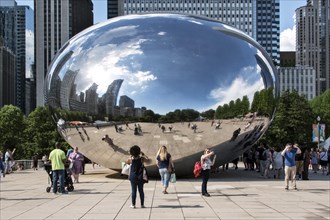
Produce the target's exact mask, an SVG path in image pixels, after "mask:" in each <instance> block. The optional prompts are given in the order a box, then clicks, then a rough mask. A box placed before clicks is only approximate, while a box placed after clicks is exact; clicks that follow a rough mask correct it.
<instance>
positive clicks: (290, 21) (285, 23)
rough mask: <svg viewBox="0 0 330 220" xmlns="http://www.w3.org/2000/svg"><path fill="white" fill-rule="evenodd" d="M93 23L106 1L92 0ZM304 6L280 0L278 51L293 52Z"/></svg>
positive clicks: (27, 0)
mask: <svg viewBox="0 0 330 220" xmlns="http://www.w3.org/2000/svg"><path fill="white" fill-rule="evenodd" d="M16 2H17V3H18V5H29V6H30V7H31V8H33V0H16ZM93 4H94V23H95V24H96V23H99V22H102V21H105V20H106V19H107V11H106V9H107V7H106V4H107V0H93ZM303 5H306V0H280V32H281V33H280V51H294V50H295V27H294V13H295V10H296V9H297V8H299V7H301V6H303Z"/></svg>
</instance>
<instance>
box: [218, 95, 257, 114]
mask: <svg viewBox="0 0 330 220" xmlns="http://www.w3.org/2000/svg"><path fill="white" fill-rule="evenodd" d="M249 108H250V102H249V99H248V97H247V96H243V98H242V100H241V99H239V98H238V99H236V100H235V102H234V101H233V100H231V101H230V102H229V104H224V105H223V106H221V105H219V106H218V108H217V109H216V111H215V118H217V119H228V118H235V117H238V116H242V115H245V114H247V113H248V112H249Z"/></svg>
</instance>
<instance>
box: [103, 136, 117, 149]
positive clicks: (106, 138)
mask: <svg viewBox="0 0 330 220" xmlns="http://www.w3.org/2000/svg"><path fill="white" fill-rule="evenodd" d="M102 141H105V142H107V143H108V144H109V145H110V146H111V147H113V145H114V144H113V141H112V139H111V138H110V137H109V135H107V134H106V135H105V136H104V137H103V138H102Z"/></svg>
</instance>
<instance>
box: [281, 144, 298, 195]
mask: <svg viewBox="0 0 330 220" xmlns="http://www.w3.org/2000/svg"><path fill="white" fill-rule="evenodd" d="M281 154H282V156H283V157H284V164H285V170H284V172H285V189H286V190H288V189H289V180H291V182H292V186H293V189H295V190H297V185H296V163H295V157H296V154H301V150H300V148H299V147H298V145H297V144H294V145H293V146H292V145H291V144H290V143H288V144H287V145H286V146H285V149H284V150H283V151H282V153H281Z"/></svg>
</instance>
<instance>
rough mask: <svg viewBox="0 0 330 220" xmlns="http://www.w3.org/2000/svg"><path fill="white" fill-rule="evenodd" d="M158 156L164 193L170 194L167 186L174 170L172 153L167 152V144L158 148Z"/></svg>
mask: <svg viewBox="0 0 330 220" xmlns="http://www.w3.org/2000/svg"><path fill="white" fill-rule="evenodd" d="M156 158H157V167H158V170H159V174H160V178H161V182H162V185H163V187H164V190H163V193H164V194H168V192H167V188H168V184H169V181H170V175H171V173H172V172H173V171H174V164H173V161H172V157H171V154H169V153H168V152H167V148H166V147H165V146H161V147H160V148H159V150H158V153H157V157H156Z"/></svg>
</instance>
